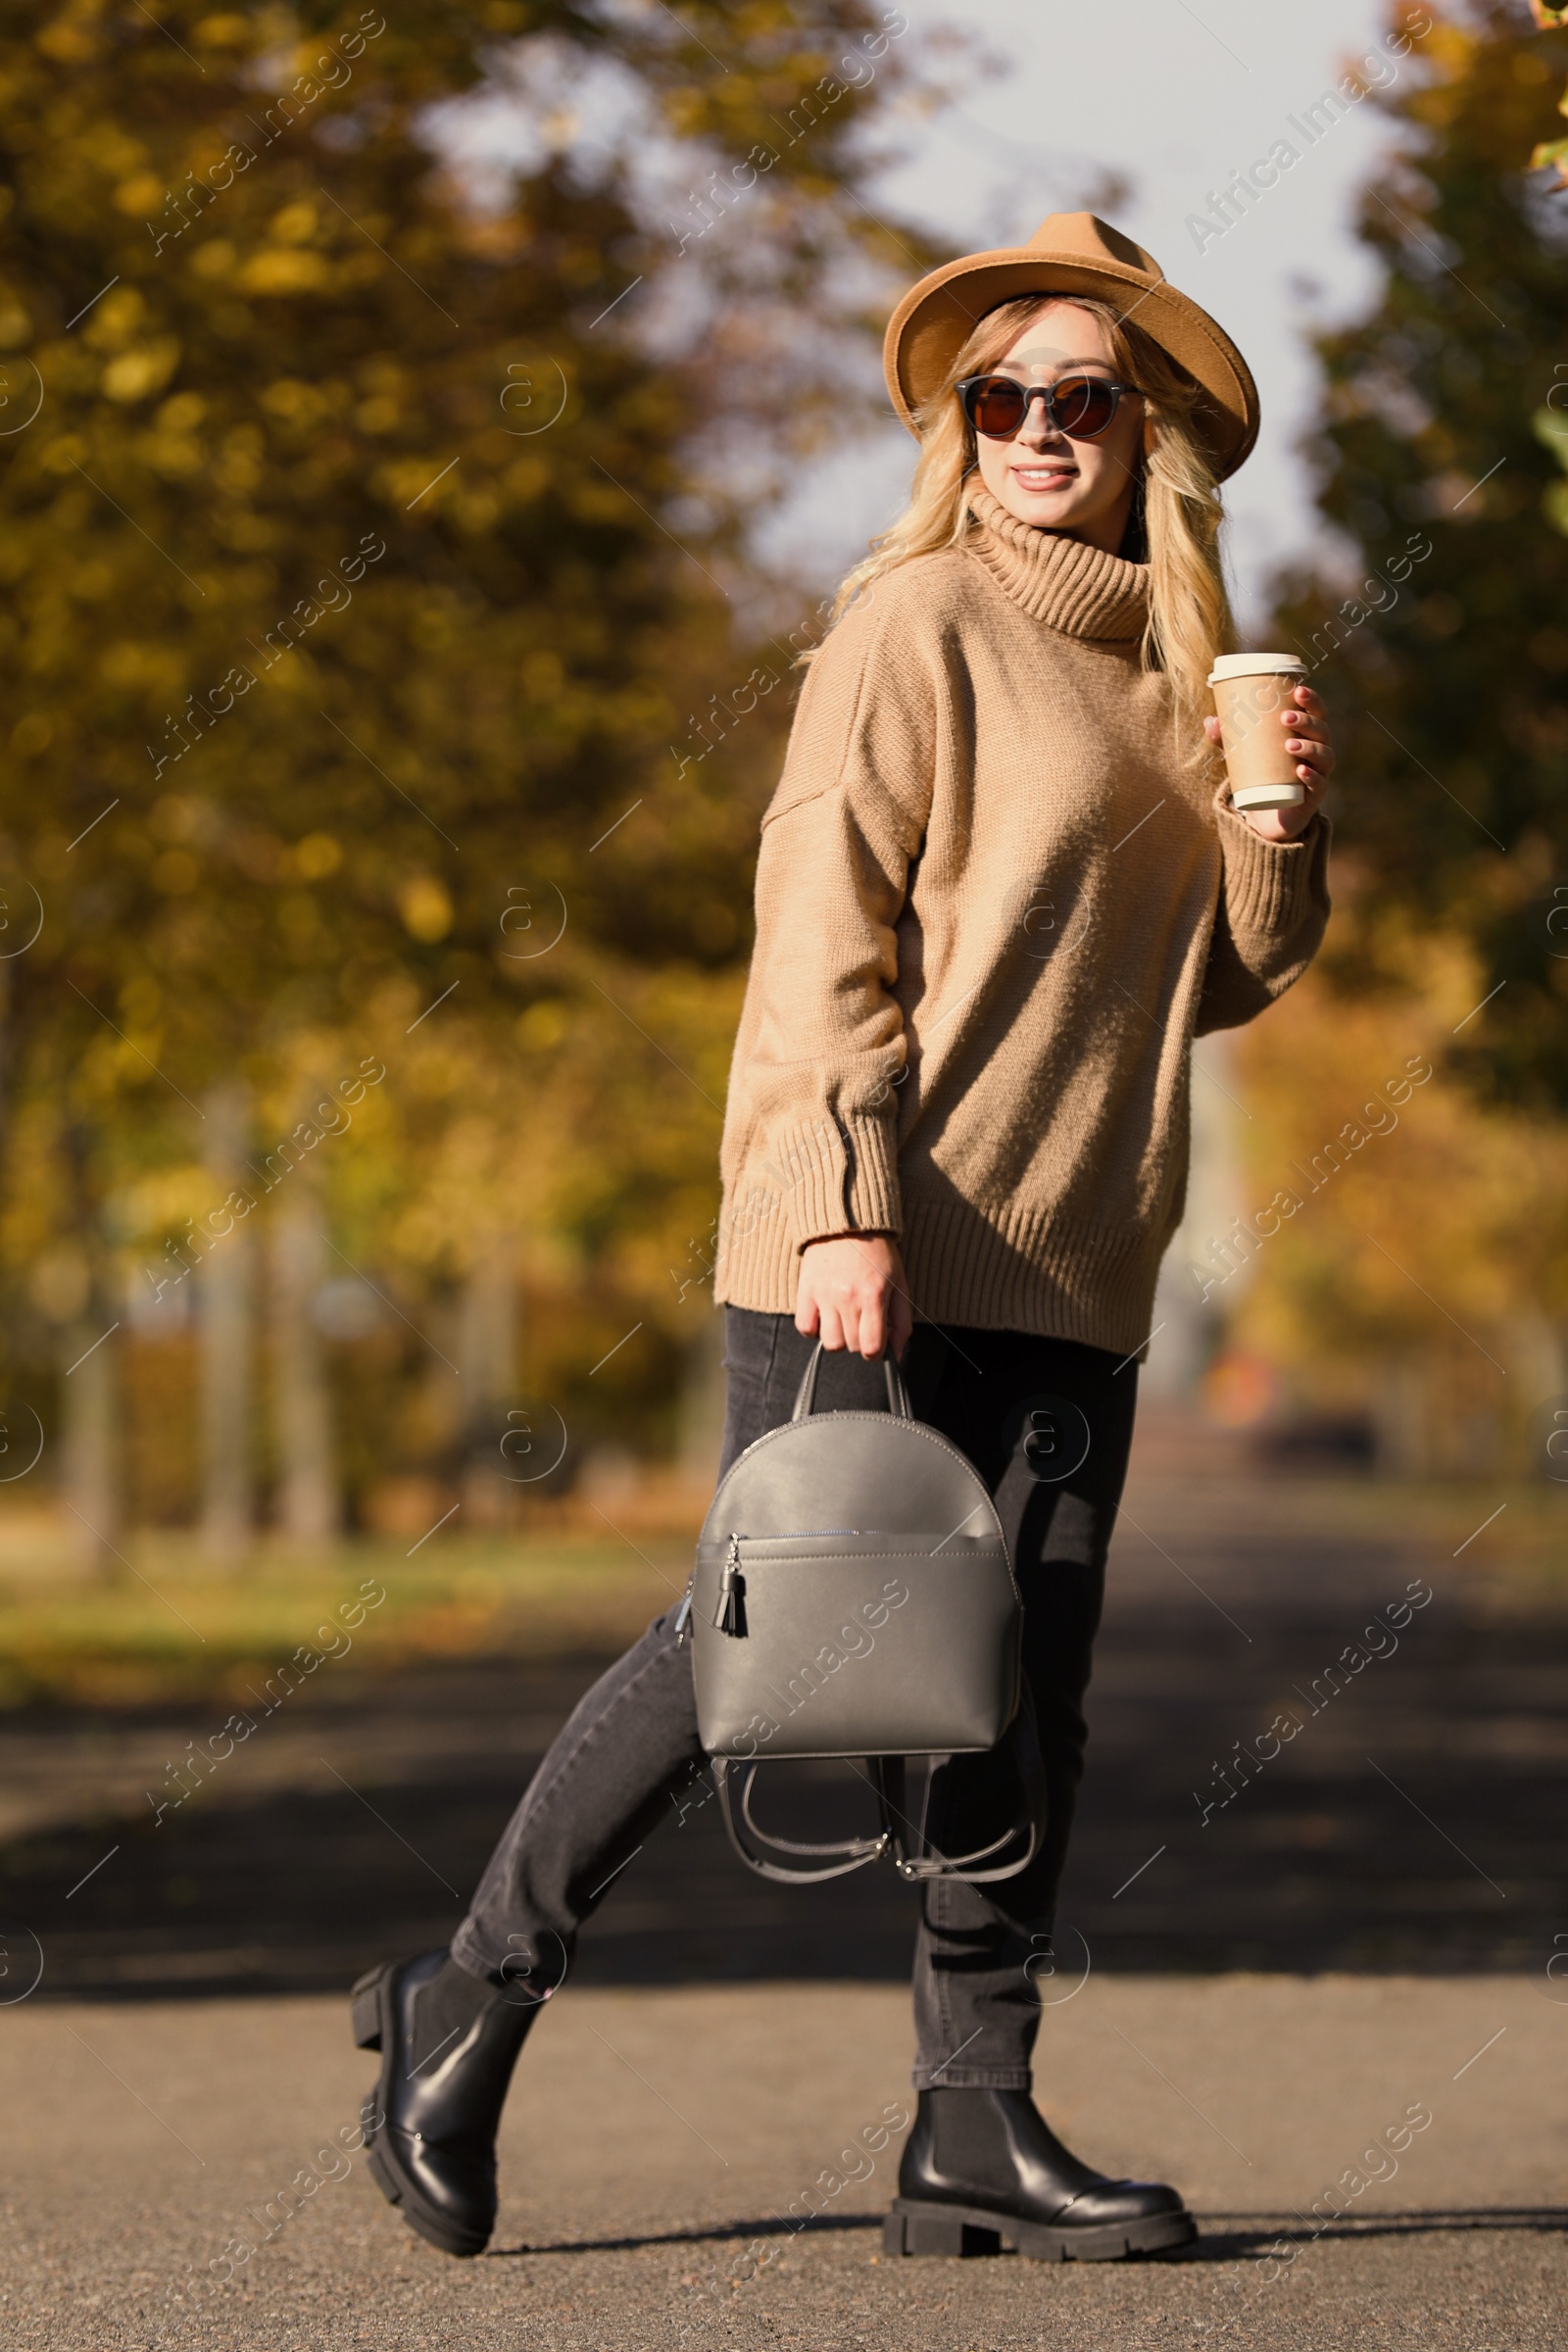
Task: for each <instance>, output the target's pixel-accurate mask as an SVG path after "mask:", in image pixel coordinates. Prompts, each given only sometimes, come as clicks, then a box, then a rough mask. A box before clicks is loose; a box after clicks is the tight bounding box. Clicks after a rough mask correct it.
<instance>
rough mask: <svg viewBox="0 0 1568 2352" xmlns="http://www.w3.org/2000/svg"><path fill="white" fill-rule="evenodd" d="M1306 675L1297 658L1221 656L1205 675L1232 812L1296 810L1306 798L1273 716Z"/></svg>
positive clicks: (1285, 732) (1283, 734)
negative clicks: (1228, 781)
mask: <svg viewBox="0 0 1568 2352" xmlns="http://www.w3.org/2000/svg"><path fill="white" fill-rule="evenodd" d="M1305 675H1306V664H1305V662H1302V661H1301V659H1300V657H1299V655H1297V654H1221V655H1220V656H1219V658H1218V660H1217V661H1216V662H1215V663H1214V666H1213V668H1212V669H1211V670H1210V671H1209V673H1208V682H1209V685H1210V686H1211V687H1212V688H1213V691H1214V708H1215V710H1216V711H1218V712H1219V724H1220V735H1221V739H1222V741H1223V743H1224V747H1225V765H1226V767H1227V769H1228V770H1229V772H1230V779H1231V806H1232V807H1233V808H1235V809H1295V808H1297V807H1299V804H1300V803H1301V802H1302V801H1303V800H1304V799H1305V798H1306V793H1305V789H1304V787H1303V786H1301V785H1300V784H1299V783H1298V782H1297V780H1296V765H1297V762H1296V756H1295V755H1294V754H1293V753H1291V752H1288V751H1287V750H1286V749H1285V746H1286V743H1287V741H1288V740H1289V735H1288V730H1287V729H1286V728H1284V727H1282V726H1281V725H1280V722H1279V716H1278V714H1279V712H1280V711H1283V710H1285V709H1286V708H1287V707H1288V705H1289V703H1290V698H1291V694H1292V692H1293V690H1294V688H1295V687H1296V686H1297V685H1298V684H1299V681H1300V680H1301V679H1302V678H1304V677H1305Z"/></svg>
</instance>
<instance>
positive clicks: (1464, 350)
mask: <svg viewBox="0 0 1568 2352" xmlns="http://www.w3.org/2000/svg"><path fill="white" fill-rule="evenodd" d="M1548 13H1550V12H1548ZM1420 55H1421V57H1422V59H1423V60H1424V78H1422V79H1421V80H1420V82H1419V83H1418V84H1417V85H1416V86H1414V87H1401V88H1400V90H1399V91H1398V92H1397V93H1396V92H1391V93H1390V95H1389V96H1387V97H1386V98H1382V99H1380V100H1379V101H1378V103H1379V104H1381V105H1382V106H1384V107H1385V108H1386V109H1387V111H1388V112H1389V113H1390V115H1391V116H1392V118H1393V121H1394V124H1395V126H1396V127H1397V133H1398V136H1397V142H1396V145H1395V147H1394V150H1393V152H1392V154H1391V156H1390V158H1389V160H1388V161H1387V163H1386V164H1385V165H1384V166H1383V167H1382V168H1381V169H1380V170H1379V172H1378V173H1377V175H1376V177H1375V178H1374V179H1373V181H1372V182H1371V183H1370V184H1369V185H1368V187H1367V188H1366V190H1365V192H1364V194H1363V197H1362V200H1361V205H1360V210H1359V215H1358V221H1357V233H1358V235H1359V236H1360V238H1361V241H1362V242H1363V244H1365V245H1366V246H1367V247H1368V248H1369V249H1370V251H1371V252H1372V254H1373V255H1374V256H1375V258H1376V260H1377V262H1378V264H1379V269H1380V280H1381V282H1380V287H1379V291H1378V294H1377V296H1376V298H1375V300H1374V302H1373V304H1372V305H1371V307H1370V308H1369V310H1368V311H1367V312H1366V313H1365V314H1364V315H1363V316H1362V317H1360V318H1359V319H1354V320H1352V321H1351V322H1350V323H1349V324H1348V325H1345V326H1342V327H1338V328H1335V329H1333V330H1331V331H1330V332H1328V333H1326V334H1323V335H1320V336H1319V337H1318V338H1317V351H1318V356H1319V359H1320V362H1321V366H1322V370H1323V383H1324V398H1325V413H1326V420H1325V423H1324V425H1323V428H1322V430H1321V432H1320V433H1319V434H1318V435H1317V437H1316V439H1315V441H1314V442H1313V443H1312V445H1311V452H1310V454H1311V457H1312V459H1313V462H1314V464H1315V466H1316V467H1317V471H1318V504H1319V508H1320V511H1321V513H1322V515H1323V516H1324V519H1325V521H1326V522H1327V523H1329V524H1330V525H1331V526H1332V528H1333V530H1334V532H1335V534H1336V535H1337V536H1338V537H1339V539H1340V541H1341V544H1342V545H1345V546H1348V549H1349V550H1350V551H1351V557H1350V564H1348V565H1347V566H1346V567H1345V569H1344V570H1343V572H1342V571H1341V569H1340V567H1339V566H1338V565H1335V566H1332V567H1329V568H1328V569H1326V570H1323V571H1319V572H1300V571H1299V572H1298V573H1297V574H1296V575H1295V576H1294V577H1293V578H1292V579H1290V580H1288V581H1287V582H1286V583H1284V585H1283V589H1282V597H1281V604H1280V609H1279V622H1280V625H1281V626H1282V627H1283V628H1284V629H1285V630H1286V631H1287V632H1288V635H1289V636H1290V637H1294V639H1295V640H1296V642H1297V643H1299V645H1300V646H1301V647H1302V648H1303V649H1304V650H1305V651H1306V652H1307V654H1308V657H1309V659H1310V660H1311V662H1312V663H1313V677H1314V683H1319V684H1321V686H1322V689H1323V692H1324V693H1325V695H1326V696H1327V697H1328V699H1329V701H1330V703H1331V705H1332V706H1333V708H1334V711H1335V717H1336V723H1337V729H1338V734H1339V739H1340V744H1341V775H1342V778H1343V785H1342V788H1341V789H1340V790H1339V792H1338V794H1337V807H1336V817H1335V821H1336V827H1337V832H1338V838H1339V842H1340V845H1341V849H1342V852H1343V853H1344V855H1345V866H1344V871H1345V875H1346V879H1347V881H1348V883H1351V884H1352V885H1353V888H1352V890H1351V892H1350V895H1349V897H1348V901H1347V907H1346V912H1345V914H1344V916H1343V917H1342V919H1341V920H1340V921H1339V922H1338V923H1337V925H1336V930H1335V933H1334V935H1333V940H1332V944H1331V951H1330V955H1331V962H1332V963H1333V964H1334V965H1335V966H1337V968H1338V969H1339V970H1340V971H1341V973H1342V974H1343V975H1344V976H1345V977H1347V978H1348V979H1349V980H1351V981H1352V982H1354V983H1355V984H1356V985H1358V986H1362V987H1364V986H1367V985H1370V984H1373V983H1376V982H1377V981H1379V980H1380V979H1383V980H1391V981H1392V980H1398V981H1401V982H1403V983H1404V984H1406V985H1409V986H1412V987H1414V988H1417V989H1418V988H1419V987H1420V986H1421V971H1422V964H1423V950H1422V942H1423V939H1428V938H1430V937H1432V936H1433V935H1440V936H1441V938H1442V940H1443V941H1444V942H1445V943H1447V942H1450V941H1456V942H1458V943H1460V944H1462V945H1463V946H1464V947H1465V948H1467V949H1468V951H1469V952H1470V956H1471V958H1472V965H1473V979H1474V1001H1475V1006H1476V1009H1475V1010H1474V1012H1473V1014H1472V1013H1469V1012H1465V1014H1464V1017H1463V1018H1459V1019H1456V1023H1455V1033H1454V1036H1453V1038H1452V1039H1451V1041H1450V1043H1449V1049H1448V1051H1449V1056H1450V1058H1451V1059H1452V1060H1453V1061H1454V1062H1455V1063H1456V1064H1458V1065H1459V1066H1461V1067H1462V1068H1463V1070H1464V1072H1465V1074H1466V1075H1467V1077H1468V1078H1469V1080H1470V1082H1471V1083H1472V1084H1473V1085H1474V1086H1476V1087H1477V1088H1479V1089H1481V1090H1482V1091H1484V1092H1487V1093H1493V1094H1495V1095H1497V1096H1498V1097H1500V1098H1502V1099H1503V1100H1506V1101H1510V1102H1513V1103H1520V1104H1525V1105H1536V1106H1540V1107H1543V1108H1547V1109H1551V1108H1561V1107H1562V1106H1563V1105H1564V1104H1565V1103H1568V800H1565V798H1564V794H1563V775H1564V762H1565V759H1568V500H1565V490H1568V484H1565V480H1564V473H1565V470H1568V439H1565V438H1564V434H1565V431H1568V415H1565V410H1568V361H1565V358H1564V353H1565V350H1568V346H1565V344H1564V341H1563V333H1562V320H1563V287H1564V268H1565V263H1568V213H1565V211H1564V210H1563V200H1562V198H1561V197H1560V196H1559V195H1557V194H1555V193H1553V192H1552V186H1551V183H1550V182H1549V181H1548V178H1547V176H1546V173H1545V172H1544V170H1537V171H1534V172H1532V171H1531V170H1529V169H1527V168H1526V164H1525V159H1526V158H1528V157H1529V155H1530V154H1531V152H1532V147H1533V145H1534V144H1535V143H1537V142H1539V141H1541V140H1542V139H1543V137H1544V133H1545V132H1546V130H1547V129H1548V128H1549V125H1550V123H1551V110H1552V105H1553V99H1554V93H1555V91H1556V89H1557V88H1558V87H1559V86H1560V84H1561V80H1562V73H1563V67H1564V49H1563V42H1562V38H1561V36H1560V34H1557V33H1554V32H1552V31H1550V30H1542V31H1531V30H1530V29H1529V28H1528V27H1527V26H1526V25H1524V24H1523V23H1522V21H1521V17H1520V14H1519V12H1518V11H1517V10H1516V9H1514V8H1512V7H1510V6H1508V5H1505V4H1504V0H1477V5H1476V6H1475V7H1474V8H1473V9H1471V10H1469V11H1467V12H1466V13H1465V14H1463V15H1459V14H1450V15H1449V16H1448V17H1446V19H1444V20H1443V21H1441V22H1440V23H1439V24H1438V25H1437V26H1436V27H1435V29H1434V30H1433V32H1432V33H1431V34H1430V35H1429V36H1428V38H1427V39H1425V40H1424V41H1423V42H1422V44H1421V50H1420ZM1347 591H1348V593H1347ZM1463 1010H1464V1008H1461V1011H1463Z"/></svg>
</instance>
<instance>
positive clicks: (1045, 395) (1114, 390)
mask: <svg viewBox="0 0 1568 2352" xmlns="http://www.w3.org/2000/svg"><path fill="white" fill-rule="evenodd" d="M956 390H957V394H958V399H959V401H960V402H961V404H962V407H963V413H964V415H965V417H967V418H968V420H969V422H970V424H972V425H973V427H974V429H975V431H976V432H977V433H984V435H985V437H986V439H987V440H988V441H1010V440H1012V439H1013V437H1014V435H1015V434H1017V433H1018V432H1020V431H1021V430H1022V427H1023V421H1024V418H1025V417H1027V416H1028V414H1029V403H1030V402H1031V401H1032V400H1038V401H1040V402H1041V403H1042V405H1043V406H1044V408H1045V412H1046V416H1047V418H1048V419H1049V421H1050V422H1051V423H1052V424H1054V426H1055V428H1056V430H1057V432H1058V433H1065V434H1066V436H1067V438H1068V440H1069V441H1096V440H1098V439H1099V438H1100V435H1101V434H1102V433H1103V432H1104V430H1105V428H1106V427H1107V425H1108V424H1109V423H1110V421H1111V418H1112V417H1114V416H1115V414H1116V411H1117V410H1118V409H1119V408H1120V406H1121V398H1122V394H1123V393H1124V392H1132V393H1134V394H1135V395H1136V396H1137V397H1138V398H1140V399H1141V398H1142V397H1143V395H1142V394H1141V393H1139V392H1138V388H1137V386H1136V385H1135V384H1112V383H1107V382H1106V381H1105V379H1104V378H1103V376H1099V375H1064V376H1063V377H1062V379H1061V381H1060V382H1059V383H1057V384H1020V383H1019V382H1018V381H1017V379H1016V377H1014V376H1010V375H969V376H965V377H964V379H963V381H962V383H961V384H959V385H957V387H956Z"/></svg>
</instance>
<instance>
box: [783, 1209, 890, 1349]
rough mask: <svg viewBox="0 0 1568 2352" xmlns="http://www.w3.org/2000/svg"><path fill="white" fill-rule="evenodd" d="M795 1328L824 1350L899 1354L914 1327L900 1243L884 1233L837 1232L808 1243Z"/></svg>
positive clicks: (797, 1298) (802, 1263) (802, 1257)
mask: <svg viewBox="0 0 1568 2352" xmlns="http://www.w3.org/2000/svg"><path fill="white" fill-rule="evenodd" d="M795 1328H796V1330H797V1331H800V1332H804V1333H805V1334H806V1335H807V1336H808V1338H809V1337H811V1336H812V1335H813V1334H814V1335H817V1336H819V1337H820V1339H821V1342H822V1345H823V1347H824V1348H853V1349H855V1350H856V1351H857V1352H858V1354H860V1355H865V1356H878V1355H880V1354H881V1353H882V1352H883V1349H884V1348H887V1350H888V1351H889V1352H890V1353H891V1354H892V1355H893V1356H894V1357H898V1356H901V1355H902V1354H903V1353H904V1348H905V1343H906V1342H907V1339H908V1337H909V1334H910V1332H911V1331H912V1330H913V1329H914V1308H913V1306H912V1305H911V1303H910V1300H909V1282H908V1277H907V1274H906V1273H905V1271H904V1260H903V1258H902V1257H901V1256H900V1254H899V1245H898V1243H897V1242H896V1241H894V1240H892V1238H891V1237H890V1236H889V1235H887V1234H881V1233H873V1234H864V1235H858V1234H840V1235H838V1236H836V1237H835V1238H834V1239H832V1240H830V1241H822V1242H809V1243H808V1244H807V1246H806V1248H805V1249H804V1250H802V1252H801V1278H800V1282H799V1284H798V1286H797V1288H796V1293H795Z"/></svg>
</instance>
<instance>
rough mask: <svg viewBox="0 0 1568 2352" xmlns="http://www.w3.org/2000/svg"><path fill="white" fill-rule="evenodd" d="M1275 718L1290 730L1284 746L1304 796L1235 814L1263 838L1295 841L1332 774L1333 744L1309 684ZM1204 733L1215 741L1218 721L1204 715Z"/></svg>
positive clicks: (1320, 706) (1218, 729) (1240, 810)
mask: <svg viewBox="0 0 1568 2352" xmlns="http://www.w3.org/2000/svg"><path fill="white" fill-rule="evenodd" d="M1278 717H1279V723H1280V725H1281V726H1282V727H1286V728H1288V729H1289V730H1290V731H1289V734H1288V736H1287V738H1286V749H1287V751H1289V752H1291V753H1292V754H1293V755H1294V756H1295V759H1296V780H1297V782H1298V783H1299V784H1301V785H1303V786H1304V787H1305V790H1306V798H1305V799H1304V800H1302V801H1298V802H1297V804H1296V806H1295V807H1294V808H1293V809H1237V811H1236V814H1237V815H1238V816H1239V817H1241V818H1243V819H1244V820H1245V822H1246V823H1248V824H1250V826H1251V828H1252V830H1253V832H1254V833H1260V834H1261V835H1262V837H1263V839H1264V840H1265V841H1294V840H1295V839H1296V837H1297V835H1298V834H1299V833H1300V832H1303V831H1304V830H1305V828H1306V826H1307V825H1308V824H1309V823H1310V822H1311V818H1312V812H1313V810H1314V809H1316V807H1317V805H1318V803H1319V801H1320V800H1321V799H1322V798H1323V787H1324V786H1325V784H1327V782H1328V780H1329V778H1330V776H1331V775H1332V774H1333V773H1334V746H1333V745H1332V744H1331V743H1330V741H1329V730H1328V721H1327V720H1326V719H1325V717H1324V715H1323V705H1322V703H1321V702H1320V701H1319V699H1318V697H1317V696H1316V695H1315V694H1314V693H1313V691H1312V689H1311V687H1310V686H1306V685H1301V686H1298V687H1297V688H1296V690H1295V692H1294V693H1293V694H1292V696H1291V700H1290V703H1289V705H1288V707H1287V708H1286V709H1285V710H1283V711H1280V712H1279V713H1278ZM1203 732H1204V734H1205V735H1206V736H1207V737H1208V740H1209V742H1210V743H1214V744H1217V743H1218V742H1219V740H1220V725H1219V720H1218V719H1217V718H1205V719H1204V721H1203Z"/></svg>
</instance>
